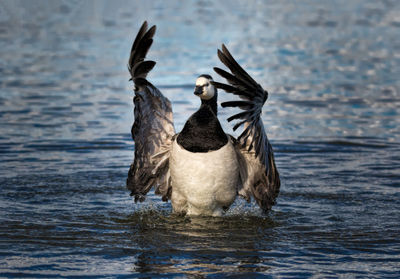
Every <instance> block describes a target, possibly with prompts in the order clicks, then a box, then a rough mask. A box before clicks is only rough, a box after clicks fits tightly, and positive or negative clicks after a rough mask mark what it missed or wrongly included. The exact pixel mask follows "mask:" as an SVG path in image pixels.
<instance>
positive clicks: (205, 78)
mask: <svg viewBox="0 0 400 279" xmlns="http://www.w3.org/2000/svg"><path fill="white" fill-rule="evenodd" d="M212 80H213V79H212V77H211V76H210V75H200V76H199V77H198V78H197V79H196V87H195V88H194V95H196V96H199V97H200V99H202V100H204V101H207V100H211V99H212V98H213V97H214V96H215V97H216V95H217V89H216V88H215V87H214V85H212V84H211V81H212Z"/></svg>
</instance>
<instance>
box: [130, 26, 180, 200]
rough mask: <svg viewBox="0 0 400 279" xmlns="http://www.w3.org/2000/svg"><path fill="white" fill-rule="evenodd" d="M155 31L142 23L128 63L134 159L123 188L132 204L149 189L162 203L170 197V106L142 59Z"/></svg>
mask: <svg viewBox="0 0 400 279" xmlns="http://www.w3.org/2000/svg"><path fill="white" fill-rule="evenodd" d="M155 31H156V26H153V27H151V28H150V29H147V22H146V21H145V22H144V23H143V25H142V27H141V28H140V30H139V32H138V34H137V36H136V39H135V41H134V42H133V45H132V49H131V55H130V58H129V64H128V69H129V72H130V74H131V77H132V78H131V80H133V82H134V84H135V97H134V98H133V103H134V116H135V122H134V123H133V126H132V130H131V133H132V139H133V140H134V142H135V158H134V161H133V163H132V164H131V167H130V169H129V173H128V179H127V182H126V185H127V188H128V189H129V190H131V191H132V192H131V196H134V197H135V201H137V200H139V201H143V200H144V196H145V195H146V194H147V193H148V191H149V190H150V189H151V188H152V187H155V190H156V191H155V192H156V194H160V195H162V196H163V200H164V201H167V200H168V199H169V198H170V195H171V185H170V178H169V150H170V147H171V144H172V140H173V137H174V135H175V129H174V125H173V115H172V108H171V103H170V101H169V100H168V99H167V98H166V97H164V96H163V95H162V93H161V92H160V91H159V90H158V89H157V88H156V87H155V86H154V85H153V84H151V83H150V82H149V81H148V80H147V79H146V77H147V74H148V73H149V72H150V71H151V69H153V67H154V65H155V64H156V62H154V61H148V60H147V61H146V60H145V57H146V54H147V52H148V50H149V49H150V46H151V44H152V43H153V36H154V33H155Z"/></svg>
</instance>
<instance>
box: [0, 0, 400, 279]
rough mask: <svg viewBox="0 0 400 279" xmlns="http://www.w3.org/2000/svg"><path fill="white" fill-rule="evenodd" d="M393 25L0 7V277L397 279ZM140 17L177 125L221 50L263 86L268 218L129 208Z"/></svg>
mask: <svg viewBox="0 0 400 279" xmlns="http://www.w3.org/2000/svg"><path fill="white" fill-rule="evenodd" d="M399 14H400V4H399V2H398V1H395V0H393V1H381V2H378V1H361V0H360V1H348V0H347V1H302V2H293V1H280V2H272V1H271V2H270V1H250V2H239V1H237V2H232V1H218V2H217V3H214V2H211V1H185V2H183V3H180V2H172V1H147V2H136V3H135V2H131V1H129V2H128V1H126V2H125V1H83V2H81V1H76V2H75V1H74V2H72V1H2V2H0V89H1V90H0V92H1V94H0V123H1V126H0V154H1V157H0V185H1V186H0V187H1V188H0V207H1V210H0V224H1V226H0V277H5V278H9V277H35V278H37V277H44V278H51V277H74V276H77V277H92V278H99V277H140V278H154V277H163V278H165V277H189V278H190V277H194V278H202V277H209V278H214V277H216V278H225V277H241V278H250V277H264V276H265V277H283V278H290V277H293V278H299V277H315V278H329V277H345V278H356V277H359V278H365V277H368V278H385V277H386V278H397V277H398V274H399V270H400V240H399V239H400V238H399V237H400V233H399V232H400V223H399V220H400V216H399V215H400V214H399V212H400V203H399V202H398V201H399V199H400V152H399V151H400V141H399V135H400V117H399V115H400V113H399V112H400V110H399V108H400V101H399V100H400V93H399V92H400V82H399V76H400V71H399V69H400V40H399V38H400V36H399V35H400V17H399ZM145 19H147V20H148V21H149V22H150V23H152V24H157V26H158V31H157V35H156V40H155V43H154V45H153V48H152V49H151V51H150V54H149V55H150V57H151V58H152V59H155V60H156V61H157V62H158V63H157V66H156V68H155V69H154V71H153V72H152V73H151V75H150V79H151V81H152V82H153V83H154V84H156V85H158V86H159V87H160V89H161V90H162V92H163V93H164V94H165V95H166V96H167V97H168V98H169V99H170V100H171V101H172V102H173V109H174V117H175V125H176V129H177V130H178V131H179V130H180V129H181V128H182V126H183V124H184V122H185V120H186V119H187V117H188V116H189V115H190V114H191V113H192V112H193V111H194V110H196V109H197V107H198V105H199V100H198V99H197V98H196V97H195V96H193V93H192V92H193V83H194V80H195V78H196V77H197V76H198V75H199V74H202V73H212V72H210V71H211V69H212V67H213V66H222V65H221V64H220V62H218V59H217V56H216V49H217V47H219V46H220V44H221V43H225V44H227V46H228V47H229V49H230V50H231V52H232V53H233V54H234V56H235V57H237V58H238V60H239V62H240V63H242V64H243V65H244V66H245V67H246V69H248V70H249V72H250V73H251V74H252V75H253V76H254V77H255V78H256V79H257V80H258V81H259V82H260V83H261V84H262V85H264V86H265V87H266V88H267V89H268V91H269V92H270V98H269V100H268V102H267V105H266V106H265V107H264V111H263V121H264V124H265V126H266V130H267V131H268V135H269V137H270V139H271V142H272V144H273V146H274V149H275V153H276V156H275V157H276V162H277V166H278V168H279V170H280V173H281V177H282V191H281V194H280V196H279V198H278V205H277V206H275V207H274V208H273V210H272V212H271V213H270V214H269V215H268V216H263V215H262V214H261V213H260V211H259V209H258V208H257V206H256V205H254V204H250V205H249V204H246V203H244V202H242V201H238V202H237V203H236V204H235V205H234V206H233V208H232V209H231V210H230V211H229V212H228V214H227V216H225V217H223V218H182V217H178V216H175V215H173V214H171V205H170V204H167V203H162V202H161V201H160V198H159V197H156V196H154V195H153V194H150V195H149V196H148V198H147V200H146V202H145V203H143V204H134V203H133V202H132V199H131V198H130V197H129V192H128V191H127V190H126V189H125V179H126V175H127V172H128V168H129V164H130V163H131V161H132V158H133V148H134V145H133V143H132V140H131V138H130V134H129V133H130V126H131V124H132V122H133V115H132V106H131V104H132V101H131V97H132V93H131V92H132V84H130V83H129V82H128V79H129V74H128V71H127V68H126V64H127V60H128V56H129V53H128V52H129V50H130V46H131V43H132V40H133V38H134V35H135V33H136V32H137V30H138V28H139V26H140V25H141V23H142V21H143V20H145ZM213 75H214V77H215V76H216V75H215V74H213ZM229 99H230V96H228V95H227V94H224V93H221V94H220V101H226V100H229ZM232 112H233V111H229V110H228V111H227V110H220V119H221V122H222V124H223V127H224V129H225V130H226V131H230V129H231V126H230V124H228V123H227V122H226V121H225V120H224V119H226V118H227V117H228V116H229V115H231V113H232Z"/></svg>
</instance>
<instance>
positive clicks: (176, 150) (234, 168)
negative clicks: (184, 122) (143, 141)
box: [170, 140, 239, 215]
mask: <svg viewBox="0 0 400 279" xmlns="http://www.w3.org/2000/svg"><path fill="white" fill-rule="evenodd" d="M170 172H171V180H172V181H171V182H172V197H171V201H172V206H173V207H174V210H175V211H177V212H182V213H187V214H188V215H203V214H204V215H221V214H222V210H223V208H227V207H229V206H230V205H231V204H232V203H233V201H234V200H235V198H236V195H237V186H238V180H239V166H238V161H237V156H236V152H235V150H234V147H233V145H232V143H231V142H230V141H228V142H227V144H226V145H224V146H223V147H222V148H220V149H218V150H214V151H210V152H189V151H187V150H185V149H184V148H182V147H181V146H180V145H179V144H178V142H177V141H176V140H175V141H174V143H173V144H172V149H171V156H170Z"/></svg>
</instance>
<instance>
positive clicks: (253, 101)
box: [213, 45, 280, 211]
mask: <svg viewBox="0 0 400 279" xmlns="http://www.w3.org/2000/svg"><path fill="white" fill-rule="evenodd" d="M218 57H219V59H220V60H221V62H222V63H223V64H225V66H226V67H228V68H229V70H230V71H231V73H228V72H226V71H224V70H222V69H220V68H217V67H215V68H214V70H215V71H216V72H217V73H218V74H219V75H220V76H222V77H223V78H225V79H226V80H227V82H228V83H229V84H224V83H219V82H213V84H214V86H215V87H217V88H220V89H223V90H225V91H226V92H228V93H232V94H234V95H238V96H239V97H240V98H241V99H242V100H241V101H231V102H224V103H222V104H221V105H222V107H238V108H240V109H242V110H243V112H240V113H238V114H235V115H233V116H231V117H229V118H228V121H232V120H235V119H238V120H240V121H239V122H238V123H236V124H235V126H234V127H233V130H234V131H235V130H236V129H237V128H239V127H240V126H241V125H244V130H243V132H242V133H241V135H240V136H239V137H238V138H237V145H236V151H237V155H238V158H239V165H240V177H241V181H242V188H241V189H239V194H240V195H242V196H243V197H244V198H246V200H247V201H249V200H250V195H252V196H253V197H254V198H255V200H256V201H257V203H258V205H259V206H260V207H261V208H262V209H263V210H264V211H268V210H270V209H271V206H272V205H274V204H275V199H276V197H277V196H278V194H279V189H280V179H279V173H278V170H277V168H276V165H275V160H274V153H273V151H272V146H271V144H270V142H269V141H268V138H267V134H266V133H265V130H264V125H263V123H262V120H261V118H260V115H261V109H262V107H263V105H264V103H265V101H266V100H267V98H268V92H267V91H266V90H264V89H263V88H262V87H261V86H260V85H259V84H258V83H257V82H256V81H255V80H254V79H253V78H252V77H251V76H250V75H249V74H248V73H247V72H246V71H245V70H244V69H243V68H242V67H241V66H240V65H239V64H238V63H237V62H236V61H235V59H234V58H233V57H232V55H231V54H230V53H229V51H228V49H227V48H226V47H225V45H222V51H221V50H218Z"/></svg>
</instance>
